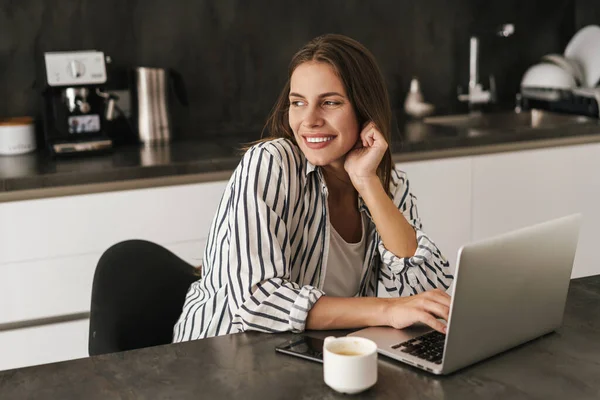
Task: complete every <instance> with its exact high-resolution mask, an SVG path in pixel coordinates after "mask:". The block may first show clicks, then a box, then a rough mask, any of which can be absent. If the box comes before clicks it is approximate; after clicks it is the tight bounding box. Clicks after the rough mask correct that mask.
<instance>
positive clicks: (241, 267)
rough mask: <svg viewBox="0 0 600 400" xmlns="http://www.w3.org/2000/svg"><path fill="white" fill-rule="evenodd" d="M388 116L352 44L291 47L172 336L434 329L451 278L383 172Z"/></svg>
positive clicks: (388, 169)
mask: <svg viewBox="0 0 600 400" xmlns="http://www.w3.org/2000/svg"><path fill="white" fill-rule="evenodd" d="M390 121H391V112H390V106H389V100H388V94H387V91H386V89H385V84H384V81H383V77H382V75H381V72H380V71H379V68H378V67H377V63H376V62H375V59H374V58H373V56H372V55H371V53H370V52H369V51H368V50H367V49H366V48H365V47H364V46H363V45H361V44H360V43H358V42H356V41H355V40H353V39H350V38H348V37H346V36H342V35H334V34H330V35H324V36H320V37H318V38H316V39H314V40H312V41H311V42H309V43H308V44H307V45H306V46H304V47H303V48H302V49H300V51H298V53H296V54H295V55H294V57H293V58H292V61H291V63H290V67H289V79H288V81H287V83H286V85H285V86H284V88H283V90H282V92H281V94H280V96H279V98H278V100H277V102H276V104H275V107H274V108H273V111H272V113H271V115H270V116H269V119H268V121H267V124H266V126H265V131H264V132H263V133H264V134H265V138H264V139H262V140H261V141H260V142H259V143H256V144H254V145H253V146H252V147H250V148H249V149H248V150H247V151H246V154H245V155H244V157H243V158H242V161H241V162H240V164H239V165H238V167H237V168H236V170H235V171H234V173H233V176H232V177H231V180H230V181H229V183H228V185H227V188H226V190H225V193H224V195H223V198H222V200H221V204H220V206H219V209H218V211H217V215H216V216H215V218H214V219H213V223H212V226H211V229H210V233H209V238H208V242H207V247H206V249H205V252H204V260H203V263H202V264H203V274H204V275H203V276H202V278H201V279H199V280H198V281H197V282H195V283H193V284H192V285H191V287H190V289H189V291H188V294H187V297H186V300H185V304H184V307H183V312H182V314H181V317H180V318H179V321H178V322H177V324H176V325H175V329H174V337H173V339H174V341H184V340H192V339H198V338H203V337H208V336H215V335H223V334H228V333H235V332H242V331H247V330H257V331H262V332H282V331H296V332H298V331H303V330H304V329H342V328H356V327H363V326H376V325H388V326H393V327H396V328H403V327H406V326H409V325H411V324H413V323H415V322H423V323H425V324H428V325H430V326H431V327H433V328H434V329H436V330H438V331H440V332H445V324H444V323H443V322H441V321H440V320H439V319H438V318H441V319H447V318H448V312H449V304H450V298H449V296H448V295H447V294H446V293H445V291H444V290H445V289H448V287H449V285H450V283H451V280H452V276H451V275H450V272H449V265H448V262H447V261H446V259H445V258H444V256H443V255H442V254H441V253H440V251H439V249H438V248H437V246H436V245H435V244H434V243H433V241H431V240H430V239H429V237H428V236H427V235H426V234H425V233H424V232H423V231H422V224H421V220H420V218H419V214H418V212H417V206H416V198H415V197H414V196H413V195H412V193H411V192H410V190H409V188H410V186H409V181H408V178H407V176H406V174H405V173H404V172H402V171H399V170H396V169H393V168H392V164H391V155H390V150H389V148H388V143H389V138H390ZM379 287H383V288H384V289H385V291H386V292H387V297H389V298H380V297H377V295H378V293H377V292H378V288H379Z"/></svg>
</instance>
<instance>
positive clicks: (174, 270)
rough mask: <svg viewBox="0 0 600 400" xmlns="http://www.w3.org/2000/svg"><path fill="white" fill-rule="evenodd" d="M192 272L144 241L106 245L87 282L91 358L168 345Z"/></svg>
mask: <svg viewBox="0 0 600 400" xmlns="http://www.w3.org/2000/svg"><path fill="white" fill-rule="evenodd" d="M199 278H200V275H199V273H198V270H197V269H196V268H194V267H193V266H191V265H190V264H188V263H187V262H185V261H183V260H182V259H180V258H179V257H177V256H176V255H175V254H173V253H171V252H170V251H169V250H167V249H165V248H164V247H162V246H159V245H157V244H155V243H151V242H147V241H144V240H128V241H125V242H121V243H117V244H115V245H114V246H112V247H111V248H109V249H108V250H107V251H106V252H105V253H104V254H103V255H102V257H101V258H100V260H99V261H98V266H97V267H96V272H95V273H94V283H93V286H92V305H91V309H90V336H89V343H88V344H89V349H88V350H89V353H90V355H91V356H93V355H98V354H106V353H113V352H116V351H124V350H132V349H138V348H142V347H149V346H156V345H161V344H167V343H171V341H172V338H173V326H174V324H175V322H176V321H177V319H178V318H179V315H180V314H181V311H182V307H183V302H184V300H185V295H186V293H187V290H188V288H189V286H190V285H191V284H192V282H194V281H196V280H198V279H199Z"/></svg>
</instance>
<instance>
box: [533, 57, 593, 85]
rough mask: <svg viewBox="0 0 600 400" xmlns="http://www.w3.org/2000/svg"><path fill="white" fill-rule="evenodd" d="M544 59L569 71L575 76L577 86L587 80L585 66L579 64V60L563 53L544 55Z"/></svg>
mask: <svg viewBox="0 0 600 400" xmlns="http://www.w3.org/2000/svg"><path fill="white" fill-rule="evenodd" d="M542 61H544V62H548V63H550V64H555V65H558V66H559V67H561V68H562V69H564V70H565V71H567V72H568V73H569V74H571V75H572V76H573V78H575V82H576V83H577V86H579V85H581V84H583V82H584V81H585V75H584V73H583V67H582V66H581V64H579V61H577V60H574V59H572V58H567V57H565V56H563V55H562V54H546V55H545V56H543V57H542Z"/></svg>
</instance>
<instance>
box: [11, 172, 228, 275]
mask: <svg viewBox="0 0 600 400" xmlns="http://www.w3.org/2000/svg"><path fill="white" fill-rule="evenodd" d="M225 185H226V182H212V183H199V184H190V185H180V186H167V187H159V188H148V189H138V190H125V191H120V192H109V193H96V194H86V195H80V196H68V197H55V198H49V199H36V200H27V201H17V202H9V203H0V221H1V223H0V265H2V264H4V263H8V262H15V261H24V260H37V259H48V258H51V257H62V256H69V255H74V254H90V253H101V252H103V251H104V250H106V249H107V248H108V247H110V246H111V245H113V244H115V243H117V242H120V241H122V240H127V239H133V238H136V239H146V240H150V241H153V242H156V243H160V244H168V243H177V242H185V241H189V240H200V239H203V238H206V236H207V235H208V229H209V225H210V223H211V221H212V218H213V216H214V213H215V211H216V207H217V205H218V202H219V200H220V199H221V196H222V194H223V190H224V188H225Z"/></svg>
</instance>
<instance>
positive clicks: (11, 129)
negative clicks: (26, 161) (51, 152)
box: [0, 117, 36, 155]
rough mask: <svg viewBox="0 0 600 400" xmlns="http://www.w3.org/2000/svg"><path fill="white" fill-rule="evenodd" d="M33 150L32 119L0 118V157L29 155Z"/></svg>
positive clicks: (33, 128)
mask: <svg viewBox="0 0 600 400" xmlns="http://www.w3.org/2000/svg"><path fill="white" fill-rule="evenodd" d="M35 149H36V143H35V126H34V123H33V118H31V117H14V118H0V155H14V154H23V153H29V152H31V151H34V150H35Z"/></svg>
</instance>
